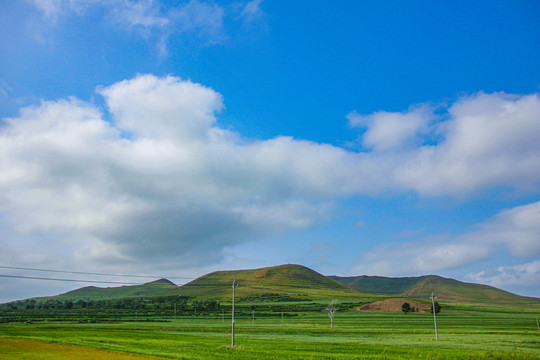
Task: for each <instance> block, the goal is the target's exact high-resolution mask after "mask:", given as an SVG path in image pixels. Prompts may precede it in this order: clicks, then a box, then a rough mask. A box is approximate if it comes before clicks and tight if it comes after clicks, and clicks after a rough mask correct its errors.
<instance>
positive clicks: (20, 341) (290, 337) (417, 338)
mask: <svg viewBox="0 0 540 360" xmlns="http://www.w3.org/2000/svg"><path fill="white" fill-rule="evenodd" d="M320 305H321V306H322V305H323V304H320ZM253 306H255V318H254V319H253V317H252V316H251V313H250V312H249V309H252V308H253ZM283 307H284V306H283V305H282V308H281V310H283ZM316 307H317V305H316V304H311V305H310V304H304V305H302V304H289V306H288V308H289V309H288V310H289V311H287V312H283V317H282V316H281V313H280V312H279V311H276V312H274V313H272V314H270V313H268V312H266V313H265V315H264V316H259V315H258V314H257V305H253V304H244V305H239V314H240V315H239V316H237V319H236V336H235V345H236V346H235V347H234V348H232V347H231V346H230V345H231V319H230V314H225V315H223V314H220V313H215V314H205V315H199V316H196V317H195V316H194V315H192V314H189V315H188V314H182V315H180V314H177V315H174V314H170V315H160V316H150V315H149V314H146V315H140V314H138V315H137V316H135V314H133V313H132V314H126V313H122V314H121V315H118V316H110V317H109V318H100V320H99V321H95V322H91V321H90V322H89V318H88V316H85V317H84V318H80V319H78V318H77V317H76V316H75V315H76V313H75V314H73V315H74V316H68V317H61V316H49V317H43V316H36V314H34V315H26V317H27V318H26V319H23V318H19V319H15V318H13V317H12V318H10V320H9V321H5V322H3V323H0V359H21V358H24V359H87V358H88V359H91V358H103V359H108V358H111V359H113V358H118V359H123V358H126V359H134V360H135V359H148V358H158V359H413V358H414V359H539V358H540V331H539V330H538V327H537V322H536V319H537V317H538V316H540V314H539V311H538V310H527V309H518V308H502V307H489V306H472V305H444V306H443V311H442V312H441V313H440V314H439V315H438V316H437V323H438V328H439V339H438V340H436V339H435V333H434V326H433V316H432V314H430V313H409V314H403V313H391V312H359V311H355V310H354V307H348V308H346V309H343V310H342V311H338V312H337V314H336V317H335V329H334V330H330V322H329V319H328V317H327V316H326V314H324V313H323V312H322V311H320V310H317V311H307V312H306V311H302V309H311V310H312V309H313V308H316ZM295 308H297V309H299V310H301V311H297V312H294V311H293V310H294V309H295ZM4 320H5V319H4ZM60 320H61V321H60ZM121 356H123V357H121Z"/></svg>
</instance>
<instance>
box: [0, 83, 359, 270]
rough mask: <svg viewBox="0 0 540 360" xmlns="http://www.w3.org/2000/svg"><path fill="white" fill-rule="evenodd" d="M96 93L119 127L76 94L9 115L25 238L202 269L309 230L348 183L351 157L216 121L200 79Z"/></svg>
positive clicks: (5, 202) (5, 140)
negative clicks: (229, 253)
mask: <svg viewBox="0 0 540 360" xmlns="http://www.w3.org/2000/svg"><path fill="white" fill-rule="evenodd" d="M98 92H99V93H100V94H102V95H103V96H104V98H105V101H106V104H107V107H108V112H109V113H110V115H111V118H112V120H111V122H108V121H106V120H104V114H103V113H102V111H101V110H100V109H98V108H96V107H95V106H93V105H91V104H88V103H85V102H83V101H81V100H78V99H74V98H72V99H66V100H60V101H49V102H43V103H42V104H40V105H38V106H34V107H29V108H24V109H22V110H21V113H20V116H19V117H17V118H11V119H6V120H5V123H6V125H5V127H4V128H3V129H2V131H1V132H0V154H1V155H0V168H1V169H2V171H1V172H0V198H1V199H2V202H1V205H0V210H1V211H2V212H3V213H4V214H6V216H7V217H8V218H9V220H10V221H11V222H12V223H13V224H14V227H15V229H16V230H17V231H18V232H19V233H24V234H34V233H41V234H57V235H60V236H61V238H62V239H63V240H62V241H65V242H66V244H68V245H69V246H71V247H72V248H73V250H74V254H75V256H79V257H81V258H87V259H88V258H92V259H93V260H95V261H110V260H111V259H112V258H114V259H116V260H117V261H120V262H121V261H129V260H130V259H131V260H132V259H135V258H137V257H139V256H143V255H144V257H145V258H163V257H169V258H174V259H182V260H183V261H184V263H186V264H188V263H189V264H192V265H195V264H196V263H200V262H201V261H205V260H206V261H211V260H212V261H216V259H218V257H219V256H220V253H221V250H222V249H223V248H224V247H226V246H230V245H232V244H235V243H237V242H239V241H242V240H245V239H246V238H248V237H249V236H251V235H258V236H261V235H265V234H276V233H279V232H282V231H284V230H286V229H290V228H296V229H303V228H306V227H309V226H312V225H313V224H314V223H316V222H318V221H319V220H320V219H321V218H324V217H326V216H327V211H326V210H327V208H328V206H329V205H328V201H329V200H330V199H331V198H333V197H335V196H336V195H339V194H343V193H346V192H347V191H348V190H347V189H349V188H350V186H349V185H347V183H348V179H352V178H353V176H350V175H352V174H351V173H350V170H348V169H354V168H356V166H354V165H355V161H356V160H355V159H354V155H353V154H350V153H347V152H345V151H344V150H342V149H339V148H335V147H332V146H329V145H320V144H315V143H312V142H308V141H297V140H294V139H291V138H287V137H279V138H275V139H271V140H267V141H254V142H252V141H249V140H247V139H242V138H241V137H240V136H239V135H238V134H235V133H233V132H231V131H228V130H225V129H222V128H220V127H219V126H218V124H217V121H216V113H217V112H219V111H220V109H221V108H222V107H223V103H222V98H221V96H220V95H219V94H218V93H216V92H215V91H213V90H212V89H209V88H206V87H204V86H202V85H199V84H195V83H192V82H190V81H181V80H180V79H178V78H175V77H165V78H157V77H155V76H152V75H141V76H138V77H136V78H134V79H131V80H126V81H122V82H119V83H116V84H113V85H111V86H109V87H105V88H100V89H99V90H98ZM336 163H339V164H342V166H340V167H341V169H342V170H339V171H333V169H334V168H335V165H336ZM29 219H31V220H30V221H29Z"/></svg>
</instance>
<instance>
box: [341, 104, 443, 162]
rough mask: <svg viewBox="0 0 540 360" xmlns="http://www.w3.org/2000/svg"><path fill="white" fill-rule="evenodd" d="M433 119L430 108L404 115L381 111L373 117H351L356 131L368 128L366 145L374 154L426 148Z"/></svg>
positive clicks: (413, 109) (353, 113) (419, 108)
mask: <svg viewBox="0 0 540 360" xmlns="http://www.w3.org/2000/svg"><path fill="white" fill-rule="evenodd" d="M432 117H433V113H432V110H431V109H430V108H429V107H428V106H426V105H423V106H420V107H413V108H411V109H409V111H407V112H404V113H391V112H386V111H379V112H376V113H373V114H370V115H360V114H358V113H356V112H351V113H350V114H349V115H347V118H348V119H349V124H350V125H351V126H352V127H359V128H366V132H365V133H364V134H363V135H362V144H363V145H364V146H365V147H367V148H372V149H373V150H374V151H387V150H394V151H396V150H403V149H404V148H410V147H415V146H418V145H422V142H423V139H422V138H423V135H426V134H427V133H428V132H429V127H428V125H429V123H430V121H431V120H432Z"/></svg>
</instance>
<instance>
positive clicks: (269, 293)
mask: <svg viewBox="0 0 540 360" xmlns="http://www.w3.org/2000/svg"><path fill="white" fill-rule="evenodd" d="M233 280H236V282H237V284H238V288H237V289H236V297H237V299H239V300H246V301H261V300H265V301H301V300H318V299H334V298H335V299H354V298H361V297H364V296H366V294H362V293H360V292H358V291H356V290H354V289H352V288H350V287H348V286H346V285H343V284H341V283H339V282H337V281H334V280H332V279H329V278H328V277H326V276H324V275H321V274H319V273H318V272H316V271H313V270H311V269H309V268H307V267H305V266H301V265H291V264H288V265H280V266H274V267H266V268H261V269H253V270H235V271H216V272H213V273H210V274H207V275H204V276H201V277H200V278H198V279H195V280H193V281H192V282H190V283H188V284H186V285H184V286H182V287H180V288H178V289H176V290H172V291H167V292H165V293H163V295H172V294H177V295H184V296H189V297H201V298H213V299H224V300H229V299H230V297H231V292H232V283H233Z"/></svg>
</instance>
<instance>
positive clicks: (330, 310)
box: [324, 300, 338, 330]
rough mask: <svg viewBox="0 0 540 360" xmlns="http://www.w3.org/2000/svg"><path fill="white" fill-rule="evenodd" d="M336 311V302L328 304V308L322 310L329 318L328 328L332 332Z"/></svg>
mask: <svg viewBox="0 0 540 360" xmlns="http://www.w3.org/2000/svg"><path fill="white" fill-rule="evenodd" d="M337 310H338V306H337V300H332V301H330V304H328V306H327V307H326V309H325V310H324V311H325V312H326V313H327V314H328V317H329V318H330V328H331V329H332V330H334V315H335V314H336V311H337Z"/></svg>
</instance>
